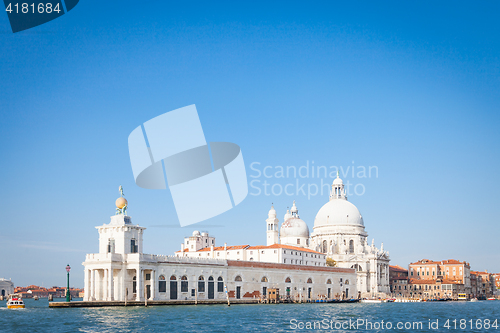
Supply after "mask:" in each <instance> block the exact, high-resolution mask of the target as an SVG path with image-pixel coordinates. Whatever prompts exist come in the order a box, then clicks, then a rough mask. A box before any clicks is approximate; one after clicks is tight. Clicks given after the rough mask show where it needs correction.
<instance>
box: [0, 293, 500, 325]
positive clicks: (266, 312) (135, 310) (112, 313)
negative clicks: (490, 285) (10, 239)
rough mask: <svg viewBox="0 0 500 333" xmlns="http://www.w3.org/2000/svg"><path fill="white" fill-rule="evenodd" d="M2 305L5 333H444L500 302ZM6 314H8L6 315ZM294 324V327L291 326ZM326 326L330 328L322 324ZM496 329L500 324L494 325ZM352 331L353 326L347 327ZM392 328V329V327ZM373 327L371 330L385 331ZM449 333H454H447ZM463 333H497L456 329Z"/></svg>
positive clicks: (497, 314) (493, 310) (492, 313)
mask: <svg viewBox="0 0 500 333" xmlns="http://www.w3.org/2000/svg"><path fill="white" fill-rule="evenodd" d="M5 303H6V302H0V309H1V310H2V311H0V323H1V325H0V331H5V332H28V331H35V332H85V333H94V332H95V333H97V332H99V333H101V332H137V331H141V332H142V331H144V332H238V333H239V332H255V331H262V332H285V331H307V332H311V331H312V332H314V331H323V332H330V331H332V332H368V331H367V330H366V329H365V327H361V329H359V330H356V329H342V328H341V327H340V326H339V327H338V328H339V329H337V330H335V329H333V330H330V329H326V328H327V327H333V328H335V326H334V325H335V323H337V324H339V323H344V322H349V320H351V322H357V321H358V320H363V322H364V323H367V322H370V323H372V325H373V324H375V323H377V322H378V323H380V322H381V321H382V320H383V321H384V323H388V322H391V323H393V324H394V325H395V323H397V322H403V323H405V322H412V323H413V322H421V323H423V325H422V329H418V330H417V329H415V330H413V329H411V330H396V331H406V332H411V331H413V332H416V331H418V332H442V331H448V330H447V329H445V328H443V325H444V323H445V321H446V320H447V319H451V320H453V319H458V320H460V319H466V320H467V321H469V320H471V319H472V320H473V322H475V321H476V320H477V319H481V320H484V319H490V320H492V321H493V320H495V319H498V320H499V321H500V301H482V302H475V303H471V302H435V303H382V304H325V303H319V304H269V305H233V306H230V307H228V306H225V305H198V306H192V305H190V306H149V307H147V308H145V307H126V308H125V307H112V308H70V309H64V308H61V309H50V308H49V307H48V301H47V299H40V300H39V301H34V300H32V299H26V300H25V303H26V308H25V309H20V310H8V309H7V308H6V305H5ZM5 310H7V311H5ZM436 320H438V321H439V324H440V327H439V330H431V329H429V328H428V323H429V321H432V322H434V321H436ZM292 323H295V325H296V326H293V325H292ZM299 323H302V324H303V325H304V327H306V326H305V325H307V323H310V324H314V323H316V324H317V325H320V324H321V323H323V326H316V327H317V328H318V327H322V328H325V330H305V329H304V330H300V329H296V330H293V329H292V328H294V327H295V328H299V326H298V325H299ZM326 323H328V325H330V326H326V327H325V325H326ZM498 324H499V325H500V322H499V323H498ZM351 328H352V327H351ZM393 330H394V329H393ZM386 331H387V330H386V329H375V327H374V329H372V330H370V332H386ZM451 331H453V330H451ZM454 331H461V332H471V331H472V332H495V331H497V332H498V331H500V327H499V328H498V329H496V330H495V329H493V328H490V329H489V330H486V329H484V328H482V329H481V330H479V329H478V330H476V329H473V330H471V329H469V328H468V329H465V330H460V329H456V330H454Z"/></svg>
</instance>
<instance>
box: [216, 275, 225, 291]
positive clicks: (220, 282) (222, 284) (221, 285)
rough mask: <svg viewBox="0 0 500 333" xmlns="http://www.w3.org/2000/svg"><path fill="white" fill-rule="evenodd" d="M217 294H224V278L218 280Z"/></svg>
mask: <svg viewBox="0 0 500 333" xmlns="http://www.w3.org/2000/svg"><path fill="white" fill-rule="evenodd" d="M217 292H219V293H222V292H224V279H223V278H222V276H219V277H218V278H217Z"/></svg>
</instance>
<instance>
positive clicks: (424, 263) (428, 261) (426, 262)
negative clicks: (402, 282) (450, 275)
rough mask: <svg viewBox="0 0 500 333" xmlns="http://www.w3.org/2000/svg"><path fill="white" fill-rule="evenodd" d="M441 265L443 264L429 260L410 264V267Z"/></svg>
mask: <svg viewBox="0 0 500 333" xmlns="http://www.w3.org/2000/svg"><path fill="white" fill-rule="evenodd" d="M440 263H441V262H440V261H433V260H429V259H420V260H419V261H417V262H412V263H410V265H436V264H440Z"/></svg>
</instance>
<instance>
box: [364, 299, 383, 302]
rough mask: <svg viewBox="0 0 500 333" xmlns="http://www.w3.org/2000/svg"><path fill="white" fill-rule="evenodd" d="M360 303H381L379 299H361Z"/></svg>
mask: <svg viewBox="0 0 500 333" xmlns="http://www.w3.org/2000/svg"><path fill="white" fill-rule="evenodd" d="M361 303H382V300H381V299H362V300H361Z"/></svg>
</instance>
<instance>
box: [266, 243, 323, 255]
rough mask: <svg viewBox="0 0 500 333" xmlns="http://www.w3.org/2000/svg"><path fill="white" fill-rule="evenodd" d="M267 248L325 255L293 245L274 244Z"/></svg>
mask: <svg viewBox="0 0 500 333" xmlns="http://www.w3.org/2000/svg"><path fill="white" fill-rule="evenodd" d="M267 248H269V249H289V250H295V251H303V252H310V253H317V254H324V253H321V252H317V251H314V250H310V249H306V248H303V247H297V246H291V245H284V244H273V245H269V246H268V247H267Z"/></svg>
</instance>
